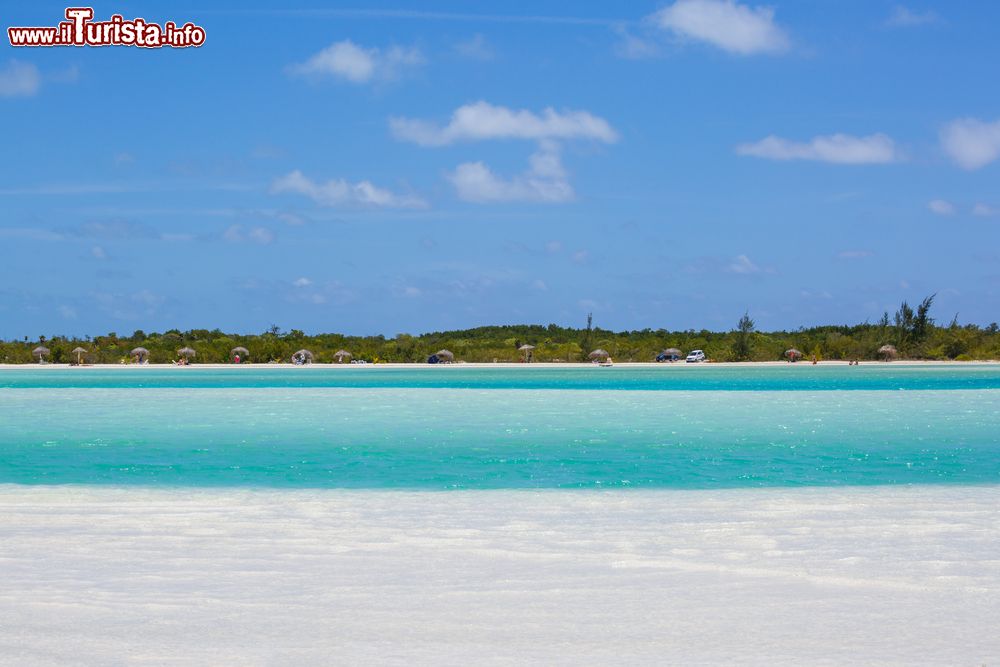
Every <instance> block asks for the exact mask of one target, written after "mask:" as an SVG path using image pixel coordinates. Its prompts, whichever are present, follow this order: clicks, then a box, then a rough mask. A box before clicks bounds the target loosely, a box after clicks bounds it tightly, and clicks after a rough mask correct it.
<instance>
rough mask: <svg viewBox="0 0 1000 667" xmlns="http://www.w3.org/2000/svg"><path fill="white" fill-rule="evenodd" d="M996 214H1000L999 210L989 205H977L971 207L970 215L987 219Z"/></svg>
mask: <svg viewBox="0 0 1000 667" xmlns="http://www.w3.org/2000/svg"><path fill="white" fill-rule="evenodd" d="M997 214H1000V210H997V209H995V208H993V207H992V206H990V205H989V204H982V203H979V204H976V205H975V206H973V207H972V215H978V216H980V217H984V218H987V217H990V216H994V215H997Z"/></svg>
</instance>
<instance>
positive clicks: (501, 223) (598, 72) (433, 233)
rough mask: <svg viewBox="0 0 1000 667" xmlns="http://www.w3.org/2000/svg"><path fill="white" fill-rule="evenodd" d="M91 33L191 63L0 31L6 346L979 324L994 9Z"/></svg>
mask: <svg viewBox="0 0 1000 667" xmlns="http://www.w3.org/2000/svg"><path fill="white" fill-rule="evenodd" d="M64 9H65V5H58V4H51V3H46V2H38V3H30V4H29V3H24V4H22V5H20V6H17V7H13V8H7V9H6V10H5V11H4V12H3V14H2V15H0V21H2V23H3V27H4V28H5V29H6V28H7V27H9V26H35V25H41V26H46V25H55V24H57V23H58V22H59V21H60V20H61V19H62V17H63V11H64ZM94 10H95V15H96V18H97V19H107V18H108V17H109V16H110V15H111V14H113V13H116V12H117V13H121V14H123V15H124V16H125V18H126V19H131V18H134V17H136V16H142V17H144V18H145V19H146V20H147V21H151V22H157V23H163V22H166V21H168V20H173V21H176V22H177V23H184V22H186V21H192V22H194V23H196V24H198V25H200V26H203V27H204V28H205V30H206V33H207V40H206V43H205V45H204V46H203V47H201V48H197V49H177V50H171V49H153V50H145V49H137V48H129V47H108V48H51V49H39V48H28V49H23V48H22V49H15V48H13V47H11V46H10V45H9V43H8V42H7V40H6V36H5V37H4V40H3V42H2V44H3V45H2V46H0V122H2V128H3V137H4V139H3V149H2V150H3V156H4V159H3V160H2V161H0V248H2V260H3V261H2V263H0V336H3V337H6V338H11V337H22V336H29V337H31V338H35V337H37V336H38V335H42V334H44V335H53V334H56V333H67V334H81V335H82V334H100V333H106V332H108V331H117V332H119V333H123V332H129V333H130V332H131V331H132V330H133V329H144V330H146V331H151V330H160V331H162V330H164V329H167V328H172V327H179V328H181V329H187V328H202V327H204V328H215V327H219V328H222V329H225V330H231V331H240V332H259V331H262V330H264V329H265V328H267V327H268V326H270V325H271V324H277V325H279V326H281V327H283V328H285V329H288V328H299V329H303V330H306V331H309V332H321V331H342V332H346V333H352V334H375V333H382V334H386V335H394V334H396V333H400V332H409V333H419V332H423V331H435V330H443V329H451V328H463V327H469V326H477V325H482V324H502V323H542V324H548V323H550V322H555V323H559V324H564V325H573V326H582V325H583V324H584V323H585V320H586V315H587V313H588V312H593V313H594V319H595V323H596V324H599V325H600V326H603V327H608V328H615V329H625V328H645V327H651V328H660V327H663V328H668V329H687V328H702V327H704V328H710V329H729V328H732V327H733V326H734V324H735V322H736V320H737V319H738V318H739V316H740V315H741V314H742V313H743V311H744V310H745V309H749V311H750V313H751V315H752V316H753V317H755V319H756V320H757V323H758V326H759V327H761V328H763V329H777V328H797V327H799V326H809V325H815V324H826V323H855V322H861V321H865V320H876V319H878V318H879V317H880V316H881V314H882V312H883V311H885V310H889V311H890V312H891V311H893V310H895V308H896V307H897V306H898V304H899V302H900V301H901V300H902V299H908V300H910V301H911V302H914V301H919V300H920V299H921V298H922V297H923V296H925V295H927V294H931V293H934V292H936V293H937V294H938V297H937V301H936V304H937V305H936V307H935V314H936V315H937V317H938V319H942V320H945V321H948V320H950V319H951V318H952V316H954V315H955V314H956V313H957V314H958V316H959V319H960V321H962V322H976V323H980V324H988V323H990V322H992V321H996V320H998V319H1000V313H998V312H997V311H998V310H1000V309H998V304H1000V299H998V296H1000V270H998V265H1000V250H998V248H1000V187H998V186H1000V180H998V176H1000V159H998V158H1000V88H998V86H997V85H996V80H997V78H998V77H997V75H998V72H997V69H998V67H997V63H1000V45H998V43H997V41H996V39H995V27H996V25H998V23H1000V6H996V5H994V4H992V3H981V2H966V3H926V2H925V3H919V4H918V3H905V4H899V3H895V2H880V1H876V0H865V1H860V0H859V1H856V2H849V1H838V2H832V1H817V2H808V3H806V2H781V1H780V0H777V1H774V2H770V1H769V2H768V3H767V4H766V5H760V4H757V3H755V2H746V3H744V2H739V3H737V2H733V1H731V0H677V1H675V2H666V3H642V2H634V3H628V4H626V5H612V4H610V3H588V2H576V3H556V2H536V3H531V5H530V11H529V12H528V13H519V9H518V6H516V5H515V6H512V5H511V3H497V4H494V5H489V4H487V3H475V4H473V3H424V4H421V5H419V6H418V5H415V4H411V5H400V4H392V3H369V4H367V5H365V8H364V9H361V8H359V6H358V5H343V6H342V7H341V8H339V9H330V8H329V7H328V6H327V7H323V5H321V4H319V3H313V4H310V3H308V2H303V3H291V4H288V6H287V7H285V8H278V6H277V4H275V5H272V6H268V5H267V4H265V3H238V4H237V3H214V4H213V5H212V8H211V9H196V8H195V7H193V6H191V7H185V6H184V5H182V4H177V3H171V5H170V7H169V8H166V6H164V5H163V4H162V3H122V4H118V5H111V4H98V5H95V7H94Z"/></svg>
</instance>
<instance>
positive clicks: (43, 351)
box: [31, 345, 49, 363]
mask: <svg viewBox="0 0 1000 667" xmlns="http://www.w3.org/2000/svg"><path fill="white" fill-rule="evenodd" d="M31 356H33V357H38V363H42V357H47V356H49V348H47V347H45V346H44V345H39V346H38V347H36V348H35V349H34V350H32V351H31Z"/></svg>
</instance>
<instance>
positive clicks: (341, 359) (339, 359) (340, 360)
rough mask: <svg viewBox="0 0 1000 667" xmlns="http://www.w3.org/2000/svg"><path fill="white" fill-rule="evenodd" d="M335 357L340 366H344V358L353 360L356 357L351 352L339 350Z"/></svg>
mask: <svg viewBox="0 0 1000 667" xmlns="http://www.w3.org/2000/svg"><path fill="white" fill-rule="evenodd" d="M333 356H334V358H335V359H336V360H337V363H338V364H342V363H344V358H345V357H346V358H347V359H350V358H351V357H353V356H354V355H353V354H351V353H350V352H348V351H347V350H337V351H336V352H335V353H334V355H333Z"/></svg>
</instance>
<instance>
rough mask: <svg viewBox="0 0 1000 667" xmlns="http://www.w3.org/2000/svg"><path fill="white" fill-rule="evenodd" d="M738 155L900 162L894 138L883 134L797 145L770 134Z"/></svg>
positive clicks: (815, 139)
mask: <svg viewBox="0 0 1000 667" xmlns="http://www.w3.org/2000/svg"><path fill="white" fill-rule="evenodd" d="M736 153H737V154H739V155H749V156H752V157H760V158H766V159H769V160H816V161H819V162H830V163H833V164H885V163H888V162H895V161H897V160H899V159H900V155H899V153H898V152H897V150H896V146H895V144H894V143H893V141H892V139H891V138H889V137H887V136H886V135H884V134H871V135H868V136H867V137H855V136H852V135H849V134H831V135H828V136H818V137H813V139H812V140H811V141H809V142H796V141H791V140H789V139H783V138H781V137H776V136H774V135H771V136H769V137H766V138H764V139H761V140H760V141H758V142H756V143H748V144H740V145H739V146H737V147H736Z"/></svg>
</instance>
